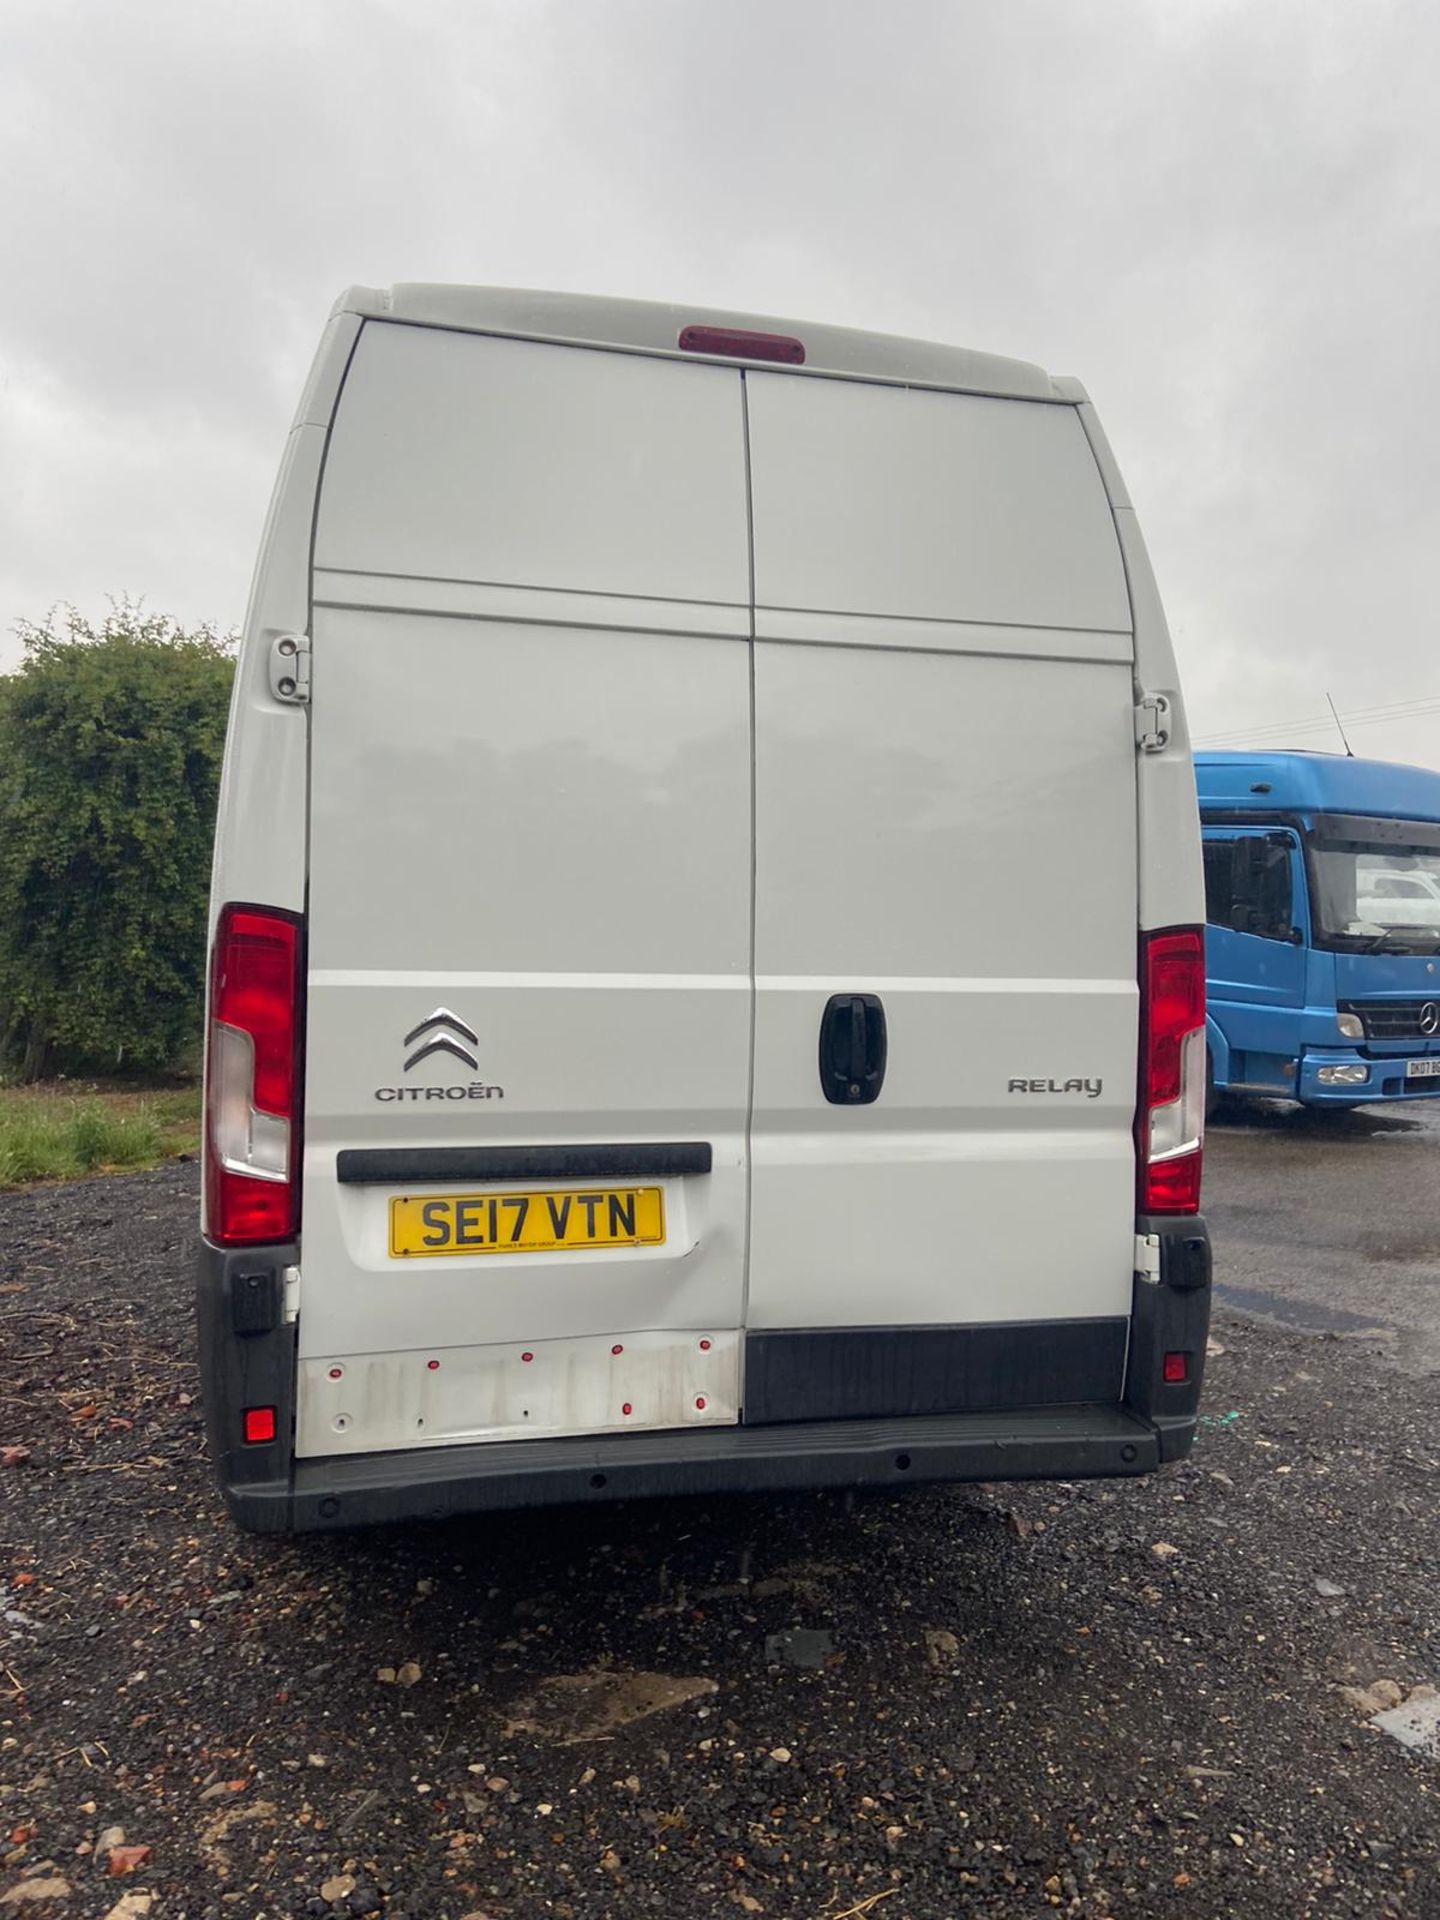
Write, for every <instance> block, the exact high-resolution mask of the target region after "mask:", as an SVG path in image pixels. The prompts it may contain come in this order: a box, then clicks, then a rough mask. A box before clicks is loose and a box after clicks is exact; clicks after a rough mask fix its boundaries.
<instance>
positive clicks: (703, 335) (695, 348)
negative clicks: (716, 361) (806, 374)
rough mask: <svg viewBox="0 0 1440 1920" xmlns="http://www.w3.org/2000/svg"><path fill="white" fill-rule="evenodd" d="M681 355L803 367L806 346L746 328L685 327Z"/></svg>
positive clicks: (786, 336)
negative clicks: (772, 361)
mask: <svg viewBox="0 0 1440 1920" xmlns="http://www.w3.org/2000/svg"><path fill="white" fill-rule="evenodd" d="M677 345H678V346H679V348H680V351H681V352H682V353H714V354H719V355H721V356H723V357H724V358H725V359H728V360H779V361H781V362H783V363H784V365H786V366H787V367H803V366H804V364H805V346H804V343H803V341H800V340H797V339H795V338H794V336H793V335H791V334H788V333H751V332H749V331H748V330H747V329H746V328H744V327H698V326H697V327H682V328H681V329H680V338H679V341H678V342H677Z"/></svg>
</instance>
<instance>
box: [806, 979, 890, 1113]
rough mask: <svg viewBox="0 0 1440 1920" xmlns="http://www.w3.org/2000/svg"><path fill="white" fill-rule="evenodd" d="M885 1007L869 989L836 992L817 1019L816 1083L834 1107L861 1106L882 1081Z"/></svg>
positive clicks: (867, 1101)
mask: <svg viewBox="0 0 1440 1920" xmlns="http://www.w3.org/2000/svg"><path fill="white" fill-rule="evenodd" d="M887 1044H888V1043H887V1039H886V1034H885V1009H884V1007H883V1006H882V1005H881V1004H880V1000H879V998H878V996H877V995H875V994H873V993H836V994H832V995H831V996H830V998H829V1000H827V1001H826V1003H825V1011H824V1013H823V1014H822V1015H821V1019H820V1086H821V1088H822V1090H823V1092H824V1094H825V1098H826V1099H827V1100H828V1101H829V1102H830V1104H831V1105H832V1106H835V1107H864V1106H868V1105H869V1104H870V1102H871V1101H872V1100H874V1099H876V1098H878V1096H879V1093H880V1089H881V1087H882V1086H883V1085H884V1084H885V1056H886V1052H887Z"/></svg>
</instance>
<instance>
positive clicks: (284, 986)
mask: <svg viewBox="0 0 1440 1920" xmlns="http://www.w3.org/2000/svg"><path fill="white" fill-rule="evenodd" d="M299 1041H300V922H299V920H298V919H297V918H296V917H295V916H294V915H292V914H287V913H277V912H274V911H272V910H270V909H267V908H263V907H236V906H228V907H225V908H224V909H223V910H222V912H221V914H220V921H219V925H218V926H217V927H216V929H215V946H214V950H213V952H212V954H211V961H210V1031H209V1035H208V1047H207V1052H206V1062H205V1086H206V1099H205V1208H206V1231H207V1233H208V1235H209V1237H210V1239H211V1240H212V1241H214V1242H215V1243H216V1245H217V1246H222V1247H244V1246H256V1245H259V1244H261V1243H262V1242H265V1241H273V1240H289V1239H291V1238H293V1236H294V1235H295V1233H296V1231H297V1230H298V1228H299V1225H300V1191H299V1178H298V1173H299V1151H300V1060H299Z"/></svg>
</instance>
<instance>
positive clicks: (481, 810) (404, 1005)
mask: <svg viewBox="0 0 1440 1920" xmlns="http://www.w3.org/2000/svg"><path fill="white" fill-rule="evenodd" d="M748 600H749V561H748V545H747V525H746V498H745V464H744V448H743V424H742V398H741V382H740V375H739V373H738V371H736V370H733V369H728V368H723V367H718V366H717V367H701V366H695V365H692V364H686V365H679V364H675V363H673V362H666V361H662V360H657V359H653V358H645V357H641V356H638V355H634V354H627V353H615V352H605V351H594V350H590V349H585V348H574V347H564V346H550V345H544V344H537V343H534V342H526V341H517V340H507V339H499V338H491V337H486V336H477V335H467V334H460V333H452V332H447V331H443V330H437V329H433V328H419V327H406V326H398V325H388V324H376V323H373V322H372V323H369V324H367V325H366V326H365V328H364V330H363V333H362V335H361V338H360V341H359V343H358V345H357V348H356V352H355V357H354V360H353V362H352V364H351V367H350V370H349V373H348V376H347V379H346V383H345V387H344V391H343V394H342V397H341V400H340V403H339V408H338V413H337V417H336V422H335V426H334V430H333V435H332V439H331V445H330V449H329V455H328V459H327V463H326V470H325V476H324V481H323V486H322V491H321V497H320V503H319V510H318V519H317V527H316V545H315V574H314V601H315V605H314V621H313V665H312V741H311V804H310V825H309V831H310V847H309V873H310V897H309V911H308V920H307V924H308V942H309V954H308V1006H307V1022H308V1035H307V1045H306V1060H307V1069H306V1100H305V1148H304V1190H303V1208H304V1214H303V1239H302V1246H303V1273H302V1278H301V1306H300V1325H299V1333H300V1380H299V1408H298V1423H297V1451H298V1452H299V1453H300V1454H302V1455H307V1454H308V1455H316V1454H339V1453H346V1452H362V1451H376V1450H382V1449H386V1448H396V1447H412V1446H424V1445H435V1444H439V1443H443V1442H454V1441H457V1440H464V1439H480V1438H500V1437H507V1438H513V1437H515V1436H517V1435H531V1434H560V1433H571V1432H599V1431H605V1430H625V1429H627V1428H632V1427H633V1428H641V1427H666V1426H684V1425H688V1424H692V1423H705V1422H714V1421H732V1422H733V1421H734V1420H735V1419H736V1418H737V1417H738V1386H739V1354H738V1339H739V1336H738V1333H737V1332H736V1329H738V1327H739V1326H740V1324H741V1305H742V1276H743V1261H744V1246H745V1232H746V1182H745V1150H744V1134H745V1124H746V1111H747V1100H748V1091H749V1085H748V1083H749V1050H750V1019H751V985H750V967H749V961H750V932H751V923H750V881H751V875H750V861H751V801H750V685H749V648H748V645H747V644H746V643H747V641H748V638H749V607H748ZM296 831H297V832H299V831H301V827H300V823H299V822H297V823H296ZM707 1168H708V1169H709V1171H708V1173H707V1172H706V1171H705V1170H706V1169H707Z"/></svg>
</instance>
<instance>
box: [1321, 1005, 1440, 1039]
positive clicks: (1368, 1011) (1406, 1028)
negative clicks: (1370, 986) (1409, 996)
mask: <svg viewBox="0 0 1440 1920" xmlns="http://www.w3.org/2000/svg"><path fill="white" fill-rule="evenodd" d="M1339 1010H1340V1012H1341V1013H1358V1014H1359V1016H1360V1019H1361V1021H1362V1022H1363V1024H1364V1027H1365V1038H1366V1039H1367V1040H1431V1039H1434V1038H1435V1037H1436V1036H1437V1035H1440V994H1437V996H1436V997H1435V999H1433V1000H1342V1001H1341V1002H1340V1003H1339Z"/></svg>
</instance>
